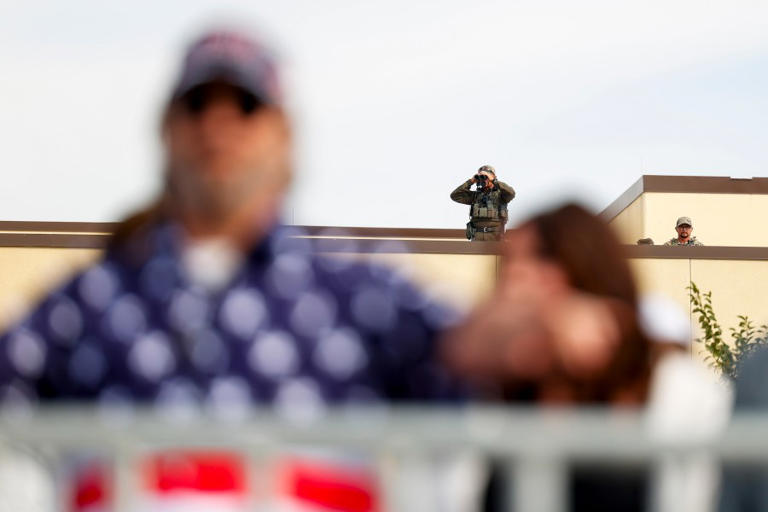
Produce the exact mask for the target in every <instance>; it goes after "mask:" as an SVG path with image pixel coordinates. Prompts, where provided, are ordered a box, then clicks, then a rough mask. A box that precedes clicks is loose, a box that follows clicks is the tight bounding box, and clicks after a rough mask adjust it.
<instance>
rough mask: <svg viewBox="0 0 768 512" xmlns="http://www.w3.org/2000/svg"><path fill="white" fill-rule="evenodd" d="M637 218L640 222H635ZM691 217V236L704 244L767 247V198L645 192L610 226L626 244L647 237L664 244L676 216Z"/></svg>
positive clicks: (670, 232) (673, 232)
mask: <svg viewBox="0 0 768 512" xmlns="http://www.w3.org/2000/svg"><path fill="white" fill-rule="evenodd" d="M638 216H639V217H641V219H638ZM682 216H687V217H691V219H692V220H693V223H694V229H693V234H694V235H695V236H696V237H697V238H698V239H699V240H700V241H701V242H702V243H704V244H706V245H725V246H749V247H751V246H756V247H768V229H760V228H759V227H758V228H757V229H756V228H755V226H759V225H760V222H761V219H765V218H768V195H763V194H678V193H674V194H673V193H658V192H646V193H643V194H642V195H641V196H640V197H639V198H637V199H636V200H635V201H634V202H633V203H632V204H631V205H630V206H629V207H628V208H626V209H625V210H624V211H622V212H621V213H619V215H617V216H616V217H615V218H614V219H613V220H612V221H611V225H612V226H613V227H614V228H615V229H616V230H617V231H618V232H619V234H620V235H619V236H620V237H621V239H622V241H624V242H625V243H631V244H634V243H635V242H636V241H637V239H639V238H646V237H650V238H653V241H654V242H655V243H656V244H663V243H664V242H666V241H667V240H669V239H670V238H672V237H674V236H677V235H676V233H675V220H676V219H677V218H678V217H682Z"/></svg>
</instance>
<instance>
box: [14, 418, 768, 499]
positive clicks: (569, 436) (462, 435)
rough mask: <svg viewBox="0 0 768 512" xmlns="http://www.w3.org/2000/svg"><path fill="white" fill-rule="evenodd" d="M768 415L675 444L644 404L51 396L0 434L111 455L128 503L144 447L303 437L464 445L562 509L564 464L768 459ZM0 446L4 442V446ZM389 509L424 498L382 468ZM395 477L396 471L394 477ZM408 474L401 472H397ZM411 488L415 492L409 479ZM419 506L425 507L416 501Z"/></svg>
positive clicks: (369, 444) (407, 448)
mask: <svg viewBox="0 0 768 512" xmlns="http://www.w3.org/2000/svg"><path fill="white" fill-rule="evenodd" d="M767 431H768V415H757V414H756V415H740V416H738V417H737V418H735V419H734V421H733V422H732V423H731V425H730V426H729V428H728V429H727V431H726V432H725V433H724V435H723V436H722V437H721V438H720V439H718V440H717V442H716V443H701V442H694V441H691V442H689V443H685V444H681V443H677V444H675V445H669V444H665V443H661V442H659V441H657V440H654V439H651V438H650V436H649V435H648V433H647V432H648V430H647V429H646V426H645V422H644V417H643V415H642V414H641V413H640V412H633V411H621V412H609V411H605V410H585V409H579V410H542V409H538V410H532V409H522V408H488V407H482V408H480V407H472V408H460V409H459V408H434V407H392V408H373V409H372V408H348V409H335V410H332V411H328V412H327V413H326V414H323V415H322V416H319V417H316V418H314V419H311V420H310V419H306V418H305V419H303V420H302V421H301V422H296V421H290V420H288V419H285V418H280V417H277V416H275V415H274V414H272V413H271V412H270V411H267V410H260V409H255V410H252V411H248V413H247V414H244V415H241V416H238V417H237V418H231V417H230V418H228V419H222V418H214V417H211V416H205V415H197V414H191V413H190V411H185V413H184V414H181V413H180V411H179V410H175V411H172V412H168V411H166V412H165V413H162V412H158V411H149V410H136V409H132V410H130V411H128V410H121V411H120V412H119V414H118V413H115V412H111V413H110V412H108V411H105V410H97V409H93V408H84V407H50V406H49V407H46V408H42V409H39V410H36V411H33V412H29V411H27V412H25V413H23V414H21V413H15V412H14V413H7V412H6V413H4V414H2V415H0V443H5V444H7V445H9V446H25V447H31V448H34V449H35V450H39V451H41V453H47V454H54V456H55V454H57V453H62V452H63V451H65V450H69V451H71V450H77V449H86V450H95V451H98V452H102V453H106V454H110V455H113V456H114V460H115V464H116V467H115V470H116V471H115V475H116V483H115V486H116V488H115V492H116V510H118V511H120V512H122V511H128V510H132V507H133V505H135V500H136V496H137V491H138V487H137V485H138V484H137V482H136V479H137V477H136V471H135V470H134V469H133V468H135V464H134V463H135V461H136V460H137V458H138V457H140V456H141V455H142V454H145V453H147V452H148V451H155V450H159V449H173V448H186V449H194V448H217V449H232V450H236V451H238V452H240V453H243V454H245V455H246V456H247V457H248V458H249V460H250V461H251V464H252V465H254V466H258V465H259V464H261V463H262V462H263V461H265V460H270V458H271V457H274V456H275V455H276V454H279V453H280V452H282V451H283V450H289V449H291V448H292V447H295V446H297V445H313V446H324V447H329V448H337V449H340V450H344V449H352V450H357V451H364V452H367V453H371V454H373V455H378V456H379V458H380V459H383V458H386V459H387V460H390V461H391V460H396V461H398V463H399V466H398V467H399V469H398V471H400V470H402V469H403V468H406V467H407V466H408V464H412V463H414V462H417V461H418V460H419V458H423V457H428V456H430V455H434V454H437V453H441V452H444V451H446V450H449V451H450V450H457V449H460V450H461V451H464V452H467V451H469V452H472V453H476V454H480V455H483V456H487V457H494V458H495V459H497V460H503V461H505V465H506V466H507V468H508V469H509V470H510V471H508V472H507V473H508V474H509V478H510V479H511V481H510V482H508V484H509V485H508V486H507V487H508V488H510V489H512V488H514V492H513V493H512V496H511V500H510V505H511V508H512V509H513V510H517V511H531V510H536V511H541V512H561V511H564V510H565V509H566V505H567V503H566V502H567V487H566V485H567V469H566V468H567V464H568V463H569V462H574V461H595V462H610V463H611V464H613V465H615V464H619V465H627V466H633V465H638V464H643V463H650V462H653V461H655V460H657V459H658V458H659V457H660V456H661V455H664V456H666V457H669V456H680V457H685V456H686V455H687V454H692V453H702V452H709V453H712V454H714V455H716V456H717V457H720V458H721V459H722V460H724V461H729V462H741V463H751V462H763V463H766V462H768V436H765V432H767ZM0 453H2V452H0ZM383 477H384V480H385V484H384V486H383V487H384V489H385V493H386V494H385V496H384V501H385V506H386V510H391V511H396V512H410V510H414V512H415V511H416V510H418V509H417V508H416V506H415V505H412V504H416V503H418V499H412V497H410V496H403V494H402V489H400V488H398V487H402V485H398V483H397V482H396V481H394V482H393V480H392V474H391V473H390V474H387V470H386V469H384V470H383ZM387 479H389V482H387ZM400 483H402V482H400ZM408 492H413V486H409V489H408ZM418 512H423V511H421V510H419V511H418Z"/></svg>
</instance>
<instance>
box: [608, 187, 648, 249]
mask: <svg viewBox="0 0 768 512" xmlns="http://www.w3.org/2000/svg"><path fill="white" fill-rule="evenodd" d="M644 204H645V194H641V195H640V197H638V198H637V199H635V200H634V201H632V204H630V205H629V206H628V207H626V208H625V209H624V210H622V211H621V213H619V214H618V215H617V216H616V217H614V218H613V220H611V222H610V224H611V227H613V229H614V230H615V231H616V233H617V234H618V235H619V239H620V240H621V242H622V243H624V244H634V243H636V242H637V241H638V239H640V238H645V235H643V233H645V216H644V214H643V213H644ZM655 240H656V239H654V241H655Z"/></svg>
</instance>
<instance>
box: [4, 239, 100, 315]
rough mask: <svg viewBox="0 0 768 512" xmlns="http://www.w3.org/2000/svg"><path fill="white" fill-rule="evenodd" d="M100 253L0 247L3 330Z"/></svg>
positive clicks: (88, 250)
mask: <svg viewBox="0 0 768 512" xmlns="http://www.w3.org/2000/svg"><path fill="white" fill-rule="evenodd" d="M99 254H100V251H98V250H95V249H47V248H29V247H0V329H2V328H4V327H6V326H7V325H8V324H9V322H12V321H13V320H15V319H16V318H17V317H18V316H19V315H20V314H22V313H23V311H25V310H26V309H27V308H29V307H30V306H31V305H32V304H34V303H35V302H37V301H38V300H39V299H40V298H41V296H42V295H43V294H45V292H46V291H48V290H50V289H51V288H53V287H55V286H56V285H58V284H60V283H62V282H63V281H64V280H65V279H66V278H67V277H69V276H71V275H72V274H74V273H75V272H76V271H77V270H79V269H81V268H83V267H85V266H86V265H87V264H88V263H90V262H92V261H94V260H95V259H96V258H98V256H99Z"/></svg>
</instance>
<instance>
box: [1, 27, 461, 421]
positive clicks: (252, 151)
mask: <svg viewBox="0 0 768 512" xmlns="http://www.w3.org/2000/svg"><path fill="white" fill-rule="evenodd" d="M281 101H282V100H281V89H280V81H279V77H278V73H277V69H276V65H275V61H274V60H273V58H272V56H271V54H270V53H269V51H268V50H267V49H266V48H265V47H264V46H263V45H262V44H261V42H260V41H257V40H254V39H252V38H250V37H249V36H246V35H244V34H242V33H239V32H233V31H216V32H211V33H208V34H206V35H205V36H203V37H202V38H200V39H199V40H198V41H197V42H195V43H194V44H193V45H192V46H191V47H190V49H189V51H188V53H187V55H186V58H185V60H184V63H183V66H182V70H181V73H180V75H179V77H178V80H177V82H176V84H175V86H174V88H173V90H172V93H171V95H170V98H169V101H168V104H167V106H166V108H165V111H164V114H163V119H162V142H163V148H164V154H165V187H164V189H163V191H162V193H161V196H160V198H159V199H158V200H157V201H156V203H155V204H154V205H152V206H151V207H149V208H148V209H147V210H145V211H143V212H141V213H139V214H137V215H135V216H133V217H131V218H129V219H128V220H126V221H125V222H123V223H122V224H121V225H120V226H119V227H118V229H117V231H116V233H115V235H114V237H113V239H112V241H111V243H110V245H109V247H108V249H107V252H106V255H105V256H104V258H103V260H102V261H101V262H100V263H99V264H98V265H96V266H94V267H93V268H90V269H88V270H87V271H86V272H84V273H83V274H82V275H79V276H77V277H76V278H75V279H74V280H72V281H71V282H70V283H69V284H67V285H65V286H64V287H63V288H62V289H60V290H58V291H56V292H55V293H53V294H52V295H51V296H50V297H48V298H47V299H46V300H45V301H44V302H43V303H42V304H41V305H40V306H39V307H38V308H37V309H36V310H35V311H34V312H33V313H32V314H31V315H30V316H29V317H28V318H27V319H26V320H24V321H23V322H22V323H21V324H20V325H18V326H17V327H16V328H14V329H13V330H11V331H10V332H9V333H8V334H7V335H6V336H5V337H4V338H2V340H0V347H2V350H0V397H4V398H5V400H6V401H8V400H10V401H32V402H34V401H36V400H38V399H42V400H59V399H62V400H98V401H100V402H107V403H109V402H115V401H117V402H126V401H128V402H133V401H139V402H144V403H147V402H148V403H156V404H159V405H161V406H164V405H167V404H175V403H204V404H207V405H208V406H210V407H212V408H213V409H214V410H232V408H233V407H234V406H237V405H243V404H250V403H270V404H274V405H275V406H276V407H277V409H278V410H279V411H283V412H287V413H289V414H298V415H311V414H313V413H316V412H318V411H319V410H321V409H322V407H323V405H324V404H326V403H338V402H347V401H351V402H360V401H363V402H366V401H377V400H405V399H418V400H433V399H442V398H447V397H449V396H454V394H455V393H454V391H455V388H454V387H453V385H452V384H451V383H450V381H449V379H448V378H447V377H446V375H445V374H444V373H443V372H442V370H441V369H440V367H439V365H435V364H434V361H435V356H434V343H433V342H434V334H435V332H436V330H438V329H439V328H441V327H442V323H443V322H444V321H446V319H448V318H449V316H450V315H447V314H445V313H446V312H445V311H444V310H442V309H440V308H439V307H437V306H435V305H434V304H431V303H429V302H427V301H426V300H424V298H423V297H422V296H421V295H419V294H418V293H416V292H415V291H414V290H413V289H412V288H411V287H409V285H408V284H407V283H405V282H402V281H400V280H398V279H396V278H395V277H394V276H392V275H390V274H389V273H385V272H382V271H380V270H379V269H371V268H370V267H368V266H364V265H352V264H346V263H343V262H341V261H339V260H333V261H332V260H320V259H318V258H317V257H316V256H315V255H313V254H312V252H313V251H312V248H311V247H310V246H309V245H308V244H309V241H308V240H306V239H301V238H296V237H295V236H292V235H293V234H295V233H292V232H291V231H290V230H288V229H286V228H283V227H281V226H279V224H278V219H277V217H278V212H279V209H280V205H281V202H282V200H283V197H284V195H285V192H286V190H287V188H288V186H289V183H290V181H291V174H292V165H291V153H292V141H291V129H290V125H289V120H288V118H287V116H286V113H285V111H284V110H283V108H282V103H281Z"/></svg>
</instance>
